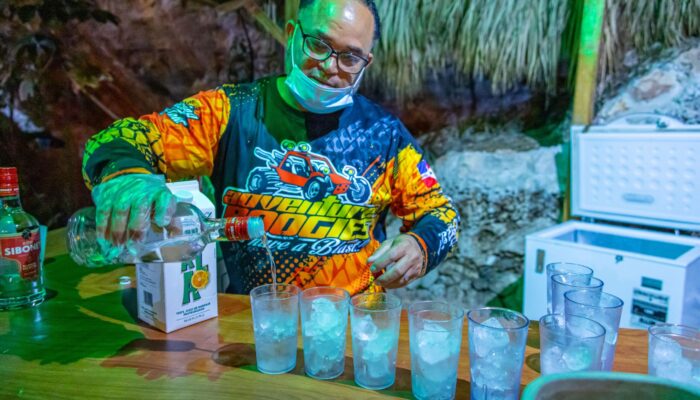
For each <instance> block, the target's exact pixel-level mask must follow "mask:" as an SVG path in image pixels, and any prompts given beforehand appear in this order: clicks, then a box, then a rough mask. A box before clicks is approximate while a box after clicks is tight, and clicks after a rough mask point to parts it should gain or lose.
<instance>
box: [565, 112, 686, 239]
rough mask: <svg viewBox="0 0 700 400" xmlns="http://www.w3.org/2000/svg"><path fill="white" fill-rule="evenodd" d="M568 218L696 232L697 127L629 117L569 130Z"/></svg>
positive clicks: (644, 116) (647, 116)
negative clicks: (569, 188) (569, 193)
mask: <svg viewBox="0 0 700 400" xmlns="http://www.w3.org/2000/svg"><path fill="white" fill-rule="evenodd" d="M571 206H572V214H573V215H576V216H581V217H590V218H596V219H602V220H608V221H617V222H625V223H633V224H640V225H647V226H655V227H663V228H670V229H682V230H690V231H700V125H686V124H683V123H682V122H680V121H678V120H675V119H673V118H671V117H667V116H663V115H657V114H646V113H645V114H629V115H625V116H622V117H620V118H618V119H615V120H614V121H611V122H609V123H607V124H605V125H591V126H588V127H585V126H573V127H572V128H571Z"/></svg>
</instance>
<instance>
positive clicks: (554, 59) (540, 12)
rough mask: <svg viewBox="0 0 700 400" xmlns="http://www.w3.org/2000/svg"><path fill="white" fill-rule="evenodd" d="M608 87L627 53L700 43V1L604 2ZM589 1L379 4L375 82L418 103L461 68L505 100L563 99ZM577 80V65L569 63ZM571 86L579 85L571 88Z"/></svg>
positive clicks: (407, 0) (405, 0)
mask: <svg viewBox="0 0 700 400" xmlns="http://www.w3.org/2000/svg"><path fill="white" fill-rule="evenodd" d="M605 1H606V9H607V11H606V18H605V25H604V32H603V38H604V39H603V44H602V48H601V50H602V51H601V58H600V71H601V75H602V79H601V80H600V81H601V82H605V77H606V76H607V75H611V74H615V73H618V72H620V71H621V70H622V68H623V64H622V61H623V57H624V52H625V51H626V50H628V49H630V48H634V49H636V50H638V51H639V52H640V53H642V54H643V53H644V50H645V49H647V48H648V47H649V46H651V45H652V44H653V43H656V42H660V43H662V44H663V45H665V46H674V45H678V44H679V43H681V42H683V40H685V39H686V38H688V37H691V36H698V35H700V0H633V1H632V0H605ZM582 4H583V0H377V5H378V9H379V13H380V16H381V18H382V24H383V32H382V34H383V39H382V42H380V44H379V45H378V47H377V48H376V49H375V56H376V63H375V64H374V65H373V67H372V68H371V72H370V76H369V80H370V82H371V83H372V84H373V85H374V86H375V87H379V88H384V90H393V92H394V93H393V96H394V97H396V98H398V99H408V98H411V97H414V96H416V95H417V94H418V93H419V92H420V90H421V87H422V84H423V83H424V82H425V81H426V80H427V78H428V77H429V74H430V73H435V72H436V71H438V70H440V69H443V68H445V67H446V66H448V65H451V66H455V67H456V68H457V69H458V71H459V72H460V73H462V74H463V76H464V77H466V78H486V79H489V80H490V81H491V83H492V89H493V90H494V92H496V93H501V92H504V91H506V90H508V89H509V88H512V87H513V86H515V85H517V84H520V83H525V84H527V85H528V86H530V87H533V88H537V89H539V90H542V91H544V92H545V93H547V94H549V95H554V94H556V93H557V80H558V79H557V78H558V67H559V66H560V62H561V61H562V60H567V59H568V60H575V59H576V58H575V56H574V55H575V54H576V51H577V49H578V40H579V34H580V29H581V27H580V21H581V12H582V9H583V8H582ZM569 67H570V70H569V71H570V77H573V71H574V64H573V62H571V63H569ZM570 82H572V81H571V80H570Z"/></svg>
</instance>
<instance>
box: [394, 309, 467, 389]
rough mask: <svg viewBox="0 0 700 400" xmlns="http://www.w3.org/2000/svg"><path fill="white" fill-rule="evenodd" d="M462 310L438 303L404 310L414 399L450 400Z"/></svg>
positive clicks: (455, 372) (455, 381)
mask: <svg viewBox="0 0 700 400" xmlns="http://www.w3.org/2000/svg"><path fill="white" fill-rule="evenodd" d="M463 321H464V311H462V309H461V308H460V307H456V306H453V305H450V304H448V303H445V302H442V301H419V302H416V303H413V304H411V306H410V307H409V308H408V328H409V340H410V349H411V386H412V389H413V395H414V396H415V397H416V398H417V399H436V400H438V399H447V400H449V399H453V398H454V397H455V390H456V388H457V367H458V364H459V350H460V347H461V345H462V324H463Z"/></svg>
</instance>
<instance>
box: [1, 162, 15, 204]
mask: <svg viewBox="0 0 700 400" xmlns="http://www.w3.org/2000/svg"><path fill="white" fill-rule="evenodd" d="M18 195H19V180H18V179H17V168H15V167H0V197H7V196H18Z"/></svg>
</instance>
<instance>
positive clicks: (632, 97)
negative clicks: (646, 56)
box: [595, 43, 700, 124]
mask: <svg viewBox="0 0 700 400" xmlns="http://www.w3.org/2000/svg"><path fill="white" fill-rule="evenodd" d="M633 76H635V77H634V78H633V79H631V80H630V81H629V82H628V83H626V84H625V85H624V86H623V87H622V88H621V89H620V90H619V92H617V93H616V94H614V95H613V96H611V97H610V98H609V99H603V101H601V104H600V107H599V108H600V111H599V112H598V113H597V115H596V120H595V122H596V123H605V122H607V121H610V120H611V119H614V118H615V117H617V116H620V115H622V114H628V113H640V112H650V113H658V114H665V115H669V116H672V117H674V118H676V119H679V120H681V121H684V122H685V123H687V124H700V43H695V45H694V46H692V47H690V48H683V49H668V50H667V51H666V52H665V54H664V56H663V58H662V59H660V60H650V61H647V62H645V63H640V64H639V65H638V66H637V69H636V71H635V74H634V75H633Z"/></svg>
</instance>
